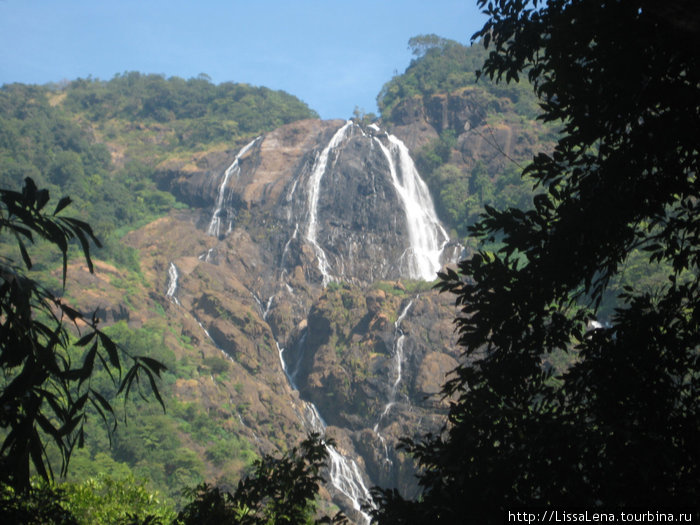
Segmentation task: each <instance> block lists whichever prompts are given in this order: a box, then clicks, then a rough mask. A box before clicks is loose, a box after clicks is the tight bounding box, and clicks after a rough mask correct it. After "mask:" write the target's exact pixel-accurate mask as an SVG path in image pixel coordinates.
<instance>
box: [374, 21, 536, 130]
mask: <svg viewBox="0 0 700 525" xmlns="http://www.w3.org/2000/svg"><path fill="white" fill-rule="evenodd" d="M408 47H409V49H411V51H412V53H413V55H414V56H415V57H416V58H414V59H413V60H412V61H411V63H410V65H409V66H408V68H407V69H406V71H405V72H404V73H403V74H402V75H397V76H395V77H394V78H392V79H391V80H390V81H389V82H387V83H386V84H384V86H383V87H382V89H381V91H380V92H379V95H377V106H378V107H379V110H380V111H381V115H382V118H383V120H384V121H385V122H391V120H392V113H393V111H394V109H395V108H396V107H397V106H398V105H399V103H400V102H401V101H403V100H406V99H408V98H411V97H414V96H419V95H420V96H429V95H433V94H436V93H451V92H453V91H457V90H458V89H461V88H464V87H466V86H473V85H474V84H475V83H476V80H477V76H476V70H477V69H478V68H479V66H480V65H481V63H482V62H483V61H484V58H485V53H484V51H483V49H482V48H481V47H479V46H471V47H468V46H465V45H462V44H460V43H459V42H456V41H454V40H449V39H446V38H441V37H439V36H437V35H419V36H415V37H413V38H411V39H410V40H409V41H408ZM481 84H482V86H483V88H484V89H486V90H487V92H488V93H490V94H491V95H492V97H491V100H490V101H488V102H487V104H486V105H485V107H484V109H487V108H488V106H489V105H490V104H491V102H492V101H493V100H494V97H507V98H509V99H511V101H512V102H513V103H514V104H516V107H517V108H518V111H519V112H520V113H521V114H525V115H528V116H531V115H533V114H534V113H535V112H536V109H537V106H536V98H535V97H534V96H533V95H532V93H531V92H530V91H529V90H527V89H526V88H525V87H524V86H518V85H513V86H499V85H497V84H493V83H490V82H483V81H482V83H481Z"/></svg>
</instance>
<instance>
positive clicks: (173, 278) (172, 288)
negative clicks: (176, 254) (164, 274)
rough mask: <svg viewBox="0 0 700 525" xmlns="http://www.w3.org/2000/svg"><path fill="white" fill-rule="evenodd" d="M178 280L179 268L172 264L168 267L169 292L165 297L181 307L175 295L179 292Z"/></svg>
mask: <svg viewBox="0 0 700 525" xmlns="http://www.w3.org/2000/svg"><path fill="white" fill-rule="evenodd" d="M177 278H178V273H177V266H175V264H174V263H172V262H171V263H170V265H169V266H168V283H167V284H168V290H167V291H166V292H165V296H166V297H167V298H168V299H170V300H171V301H172V302H174V303H175V304H176V305H178V306H179V305H180V301H178V300H177V297H176V296H175V293H176V292H177Z"/></svg>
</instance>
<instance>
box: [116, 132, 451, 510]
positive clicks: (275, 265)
mask: <svg viewBox="0 0 700 525" xmlns="http://www.w3.org/2000/svg"><path fill="white" fill-rule="evenodd" d="M159 184H160V186H161V187H162V188H165V189H168V190H169V191H171V192H172V193H173V194H175V195H176V196H177V197H178V198H179V199H180V200H182V201H184V202H186V203H188V204H189V205H190V207H191V208H190V209H189V210H188V211H179V212H173V213H172V214H171V215H170V216H169V217H166V218H163V219H159V220H158V221H156V222H154V223H151V224H150V225H148V226H146V227H144V228H142V229H141V230H138V231H136V232H132V233H131V234H129V235H128V236H127V243H128V244H130V245H131V246H133V247H134V248H136V249H138V250H139V252H140V254H141V263H142V271H143V272H144V275H146V277H147V278H149V279H152V280H153V281H154V282H157V283H159V284H158V289H160V290H162V291H163V292H162V296H161V299H160V300H161V304H162V305H163V306H164V307H165V311H166V315H167V316H168V322H169V324H170V326H177V327H181V328H180V329H181V330H182V333H181V337H186V338H187V340H189V341H191V342H192V344H193V345H194V346H195V347H196V348H197V349H198V350H199V352H201V355H203V356H206V355H212V354H213V355H216V354H219V355H221V354H222V353H223V355H225V356H226V357H227V358H228V359H230V361H231V365H230V366H231V372H230V375H231V376H232V378H233V379H232V380H233V381H235V384H236V385H238V386H237V388H231V389H228V391H227V393H226V396H228V398H229V404H230V405H232V406H245V407H246V412H245V413H237V416H238V419H239V420H240V422H241V424H243V425H244V427H242V428H241V429H240V432H242V433H243V434H244V435H246V436H248V437H249V439H251V442H252V441H253V440H255V443H256V446H257V447H258V448H259V449H260V450H261V451H263V452H271V451H275V450H277V449H280V448H283V447H284V445H285V443H286V444H288V443H295V442H297V441H298V440H299V439H300V438H301V437H302V436H303V435H304V433H305V432H308V431H311V430H323V431H325V432H326V433H327V434H328V435H331V436H333V437H334V438H335V439H336V442H337V443H338V446H337V450H335V451H334V454H337V455H338V456H339V457H340V459H337V458H336V456H335V455H334V454H332V457H333V458H336V459H334V462H333V466H332V468H331V470H330V476H331V478H332V479H333V483H331V484H330V486H329V487H328V488H329V491H330V492H331V494H332V495H333V497H334V499H335V500H336V501H337V502H338V503H339V504H340V505H341V506H343V507H344V508H345V509H346V510H348V511H349V512H351V513H354V514H353V516H354V519H356V520H358V521H360V522H361V521H364V518H363V517H362V515H361V514H360V513H358V512H357V511H356V510H352V509H353V508H354V507H355V508H356V506H357V503H358V501H357V500H358V499H361V498H362V497H364V495H366V494H367V492H366V487H368V486H372V485H374V484H379V485H382V486H385V487H386V486H388V487H398V488H400V489H401V490H403V491H405V492H407V493H409V494H413V493H415V490H416V486H415V481H414V478H413V475H412V474H413V472H414V467H413V466H412V464H411V462H410V460H409V459H408V458H406V457H405V456H404V455H402V454H399V453H397V452H396V451H395V450H394V447H395V445H396V443H397V442H398V439H399V438H400V437H402V436H417V435H420V434H423V433H425V432H426V431H429V430H432V431H435V430H437V429H438V428H439V426H440V425H441V424H442V421H443V420H442V417H443V414H444V408H445V407H444V406H443V404H442V403H441V402H440V400H439V399H437V398H435V397H430V396H431V395H432V394H434V393H435V392H437V391H438V390H439V387H440V385H441V384H442V383H443V382H444V379H445V374H446V373H447V372H449V370H450V369H451V368H453V367H454V366H455V365H456V363H457V361H456V360H457V358H458V355H457V354H456V350H455V348H454V345H453V335H452V323H451V320H452V317H453V316H454V312H453V309H452V308H451V306H450V304H451V300H450V298H449V297H444V296H440V295H438V294H437V293H436V292H434V291H432V290H431V288H430V284H429V283H426V282H425V281H430V280H432V279H434V278H435V277H436V272H437V271H438V270H439V269H440V268H441V267H442V265H443V264H445V263H448V262H450V261H451V260H454V258H455V256H456V254H457V253H458V249H459V247H458V246H457V245H455V244H454V243H451V242H450V240H449V238H448V236H447V234H446V233H445V231H444V229H443V228H442V226H441V225H440V223H439V221H438V220H437V218H436V216H435V212H434V210H433V208H432V202H431V200H430V196H429V195H428V193H427V188H425V185H424V184H423V182H422V180H421V179H420V176H419V175H418V173H417V172H416V171H415V168H414V167H413V163H412V161H411V159H410V155H409V153H408V149H407V148H406V146H404V144H403V143H402V142H401V141H400V140H399V139H397V138H396V137H394V136H392V135H389V134H387V133H386V132H384V131H381V130H380V129H379V128H377V127H376V126H370V127H367V128H363V127H360V126H359V125H357V124H355V123H352V122H343V121H327V122H322V121H318V120H306V121H300V122H296V123H293V124H289V125H286V126H284V127H281V128H279V129H277V130H275V131H273V132H271V133H268V134H266V135H264V136H262V137H258V138H256V139H255V140H253V141H251V142H250V143H248V144H245V145H240V147H238V148H234V149H232V150H230V151H227V152H215V153H210V154H202V155H200V156H197V158H193V159H190V160H187V161H182V162H170V163H168V164H166V165H163V166H162V167H161V170H160V172H159ZM177 386H178V388H179V389H180V391H181V395H182V396H185V397H186V396H188V395H191V391H192V389H193V388H197V386H196V385H190V384H189V383H188V384H185V383H183V384H182V385H177ZM199 388H202V389H205V386H202V385H200V386H199ZM209 388H213V386H206V389H209ZM207 391H208V392H209V390H207ZM207 395H208V396H209V397H210V398H211V399H216V396H215V395H214V394H213V393H211V392H210V393H208V394H207ZM269 428H273V429H275V436H276V437H275V438H274V439H273V438H271V437H270V432H269V430H266V429H269ZM338 462H341V463H342V462H345V466H347V467H349V468H350V470H352V469H353V468H355V469H356V470H357V472H358V474H359V475H358V476H357V478H358V479H354V480H352V479H340V478H343V477H345V478H351V477H352V476H350V475H349V474H344V473H343V472H345V471H343V470H342V467H343V465H342V464H340V463H338ZM353 462H354V464H355V467H352V464H353ZM334 469H335V470H334ZM339 479H340V481H339ZM341 481H342V483H341ZM345 482H347V483H350V482H352V483H354V484H355V486H356V489H347V488H343V487H344V485H343V483H345ZM362 486H364V489H363V488H362ZM363 490H364V492H363ZM353 491H355V492H353Z"/></svg>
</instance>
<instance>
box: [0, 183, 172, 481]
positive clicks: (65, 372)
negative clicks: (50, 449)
mask: <svg viewBox="0 0 700 525" xmlns="http://www.w3.org/2000/svg"><path fill="white" fill-rule="evenodd" d="M48 201H49V193H48V191H47V190H38V189H37V188H36V185H35V184H34V182H33V181H32V180H31V179H27V180H26V181H25V185H24V188H23V190H22V192H21V193H18V192H14V191H10V190H4V189H3V190H0V202H2V206H1V207H0V232H1V233H4V234H5V235H9V236H12V237H13V238H14V239H15V241H16V243H17V245H18V248H19V252H20V254H21V258H22V262H23V264H24V266H25V269H24V270H23V269H22V268H21V267H20V266H18V265H17V263H16V262H15V261H14V260H12V259H9V258H3V260H2V261H1V263H0V319H1V320H2V324H1V325H0V367H1V368H2V371H3V377H2V380H1V382H0V387H1V390H0V407H1V408H0V410H1V412H0V427H2V429H4V430H7V433H6V434H5V435H4V436H3V438H4V439H3V443H2V447H1V448H0V462H1V463H2V469H0V472H1V474H0V476H1V479H2V481H3V482H5V483H7V484H9V485H11V486H13V487H15V488H16V489H22V490H27V489H28V488H29V481H30V464H31V465H33V466H34V468H35V469H36V471H37V472H38V473H39V474H40V475H41V476H42V477H44V478H45V479H49V478H50V477H51V476H52V468H51V465H50V463H48V461H47V451H46V446H47V444H46V442H47V440H50V441H52V442H53V444H54V445H55V446H56V447H57V448H58V450H59V452H60V457H61V473H62V474H65V472H66V470H67V468H68V462H69V459H70V456H71V453H72V451H73V449H74V447H75V446H76V445H78V446H82V445H83V442H84V427H85V420H86V418H87V411H88V407H89V406H92V407H93V408H94V409H95V410H96V411H97V413H99V415H100V417H101V418H102V420H103V421H104V423H105V424H110V419H111V421H112V423H111V424H113V425H115V424H116V419H115V418H114V412H113V409H112V406H111V404H110V403H109V402H108V401H107V400H106V399H105V398H104V396H103V395H102V394H100V393H99V392H98V391H97V390H96V389H95V388H93V384H92V381H91V380H92V375H93V372H94V370H95V363H100V364H101V365H102V366H103V367H104V368H105V369H106V370H107V371H108V373H109V375H110V378H111V380H112V383H113V385H114V386H115V388H116V387H118V391H119V392H124V393H125V395H127V396H128V394H129V392H130V390H131V388H132V387H133V386H134V382H135V381H136V383H138V381H139V378H141V377H142V375H145V376H146V378H147V379H148V381H149V383H150V386H151V388H152V392H153V394H154V395H155V396H156V398H157V399H158V400H159V401H160V402H161V404H162V400H161V398H160V395H159V393H158V390H157V388H156V385H155V378H156V377H158V376H159V374H160V372H161V371H162V369H163V365H161V363H159V362H158V361H156V360H154V359H152V358H149V357H144V356H133V355H129V354H126V353H124V352H123V351H121V350H120V349H119V348H118V347H117V346H116V345H115V344H114V342H113V341H112V340H111V339H110V338H109V337H108V336H107V335H106V334H105V333H104V332H102V331H101V330H99V329H98V327H97V319H96V318H95V317H94V316H93V317H92V318H89V317H86V316H84V315H83V314H81V313H80V312H78V311H76V310H74V309H73V308H71V307H70V306H68V305H67V304H65V303H64V302H63V301H62V300H61V299H60V298H59V297H56V296H55V295H54V294H53V293H51V292H50V291H49V290H47V289H46V288H44V287H43V286H42V285H41V284H40V283H38V282H37V281H35V280H33V279H31V278H29V277H28V276H27V275H25V273H24V271H25V270H26V271H28V270H31V268H32V260H31V258H30V256H29V252H28V250H27V243H28V242H29V243H32V242H33V241H34V239H35V238H41V239H44V240H45V241H47V242H49V243H51V244H53V245H54V246H55V247H56V248H58V250H59V252H60V253H61V256H62V262H63V265H62V266H63V282H64V284H65V278H66V267H67V257H68V242H69V240H71V239H77V240H78V241H79V243H80V246H81V249H82V252H83V254H84V256H85V261H86V263H87V266H88V268H89V269H90V271H92V260H91V258H90V242H94V243H97V244H99V243H98V241H97V239H96V238H95V236H94V234H93V232H92V229H91V228H90V226H89V225H88V224H87V223H85V222H83V221H79V220H77V219H73V218H67V217H62V216H59V215H58V214H59V213H60V212H61V211H62V210H63V209H64V208H65V207H66V206H68V205H69V204H70V199H69V198H63V199H61V200H60V201H59V202H58V204H57V206H56V208H55V210H54V211H53V213H48V212H46V211H45V210H44V207H45V206H46V204H47V203H48ZM65 321H67V322H69V323H71V324H72V325H73V327H74V328H75V330H76V332H77V333H78V334H79V335H81V337H80V339H79V340H78V341H77V343H76V345H77V346H78V347H80V348H84V349H85V351H84V355H83V356H82V359H81V363H79V364H76V363H75V362H73V360H72V359H71V357H70V355H69V354H68V351H67V349H68V346H69V343H70V338H71V334H70V333H69V332H68V329H67V328H66V325H65ZM83 334H84V335H83ZM124 358H126V359H128V360H129V361H131V363H132V364H131V366H130V368H128V369H127V370H125V371H124V372H123V371H122V362H123V360H124Z"/></svg>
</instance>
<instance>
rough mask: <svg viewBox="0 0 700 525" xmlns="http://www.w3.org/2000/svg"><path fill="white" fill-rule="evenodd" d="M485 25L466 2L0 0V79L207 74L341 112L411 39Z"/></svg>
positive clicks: (396, 61)
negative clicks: (279, 91) (135, 73)
mask: <svg viewBox="0 0 700 525" xmlns="http://www.w3.org/2000/svg"><path fill="white" fill-rule="evenodd" d="M483 22H484V17H483V16H482V15H481V14H480V13H479V11H478V9H477V8H476V0H463V1H456V0H430V1H427V0H396V1H392V0H342V1H341V0H245V1H243V0H226V1H224V0H187V1H185V0H0V84H6V83H11V82H23V83H30V84H44V83H48V82H59V81H61V80H72V79H75V78H78V77H83V78H84V77H88V76H90V75H91V76H92V77H93V78H99V79H103V80H109V79H110V78H112V77H113V76H114V75H115V74H116V73H123V72H125V71H140V72H142V73H159V74H163V75H165V76H167V77H169V76H179V77H182V78H191V77H195V76H197V75H199V74H200V73H206V74H207V75H209V76H210V77H211V79H212V81H213V82H215V83H219V82H225V81H233V82H246V83H248V84H253V85H259V86H267V87H269V88H272V89H283V90H285V91H287V92H289V93H291V94H293V95H296V96H297V97H299V98H300V99H302V100H303V101H304V102H306V103H307V104H308V105H309V106H310V107H311V108H312V109H315V110H316V111H318V113H319V114H320V116H321V117H322V118H347V117H350V116H351V115H352V112H353V110H354V108H355V106H358V107H360V108H361V109H363V110H365V111H367V112H374V111H376V102H375V99H376V96H377V93H379V90H380V89H381V87H382V85H383V84H384V83H385V82H387V81H388V80H390V79H391V77H392V76H393V75H394V74H395V73H402V72H403V71H404V70H405V69H406V67H407V66H408V64H409V63H410V60H411V54H410V51H409V50H408V47H407V44H408V39H409V38H410V37H412V36H415V35H419V34H428V33H435V34H437V35H439V36H442V37H446V38H451V39H454V40H457V41H459V42H462V43H468V42H469V38H470V37H471V35H472V34H473V33H474V32H475V31H477V30H478V29H479V28H480V27H481V25H482V24H483Z"/></svg>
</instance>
